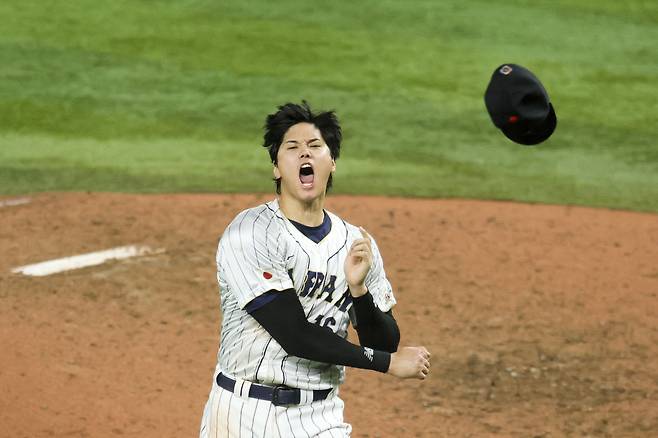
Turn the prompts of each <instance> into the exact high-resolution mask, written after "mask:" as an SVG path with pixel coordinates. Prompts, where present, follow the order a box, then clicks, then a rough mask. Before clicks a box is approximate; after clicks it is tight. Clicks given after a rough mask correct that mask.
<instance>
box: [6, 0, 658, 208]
mask: <svg viewBox="0 0 658 438" xmlns="http://www.w3.org/2000/svg"><path fill="white" fill-rule="evenodd" d="M0 16H1V17H2V28H1V29H0V121H1V122H0V194H4V195H13V194H22V193H31V192H41V191H69V190H73V191H121V192H267V193H271V192H272V190H273V185H272V182H271V173H270V167H271V165H270V163H269V162H268V157H267V154H266V151H265V150H264V149H263V148H262V147H260V144H261V139H262V125H263V122H264V119H265V116H266V115H267V114H269V113H271V112H273V111H274V110H275V109H276V107H277V106H278V105H280V104H282V103H285V102H288V101H293V102H299V101H301V100H302V99H307V100H308V101H309V102H310V103H311V104H312V106H313V107H314V108H316V109H335V110H336V111H337V113H338V115H339V118H340V120H341V122H342V125H343V127H344V133H345V141H344V146H343V155H342V156H341V158H340V160H339V162H338V171H337V175H336V178H335V186H334V192H336V193H359V194H384V195H404V196H421V197H460V198H486V199H512V200H519V201H529V202H542V203H559V204H578V205H590V206H602V207H612V208H622V209H633V210H640V211H658V147H657V146H658V145H657V140H656V139H657V137H658V123H656V121H657V119H656V114H657V113H658V87H657V84H658V45H657V44H656V41H658V26H657V24H658V2H654V1H642V0H635V1H626V2H618V1H613V0H605V1H597V2H592V1H589V0H579V1H566V0H564V1H521V0H507V1H495V2H491V1H468V2H463V1H441V2H437V1H427V0H425V1H423V0H418V1H405V2H400V1H379V0H378V1H358V2H355V1H344V0H338V1H333V2H330V3H327V2H322V3H321V2H301V1H277V2H268V1H240V2H238V1H234V2H226V1H206V0H187V1H186V0H176V1H166V0H160V1H154V0H130V1H128V0H115V1H111V2H97V1H91V0H88V1H87V0H73V1H37V0H21V1H16V0H11V1H3V2H1V3H0ZM507 62H512V63H517V64H521V65H523V66H525V67H527V68H528V69H530V70H531V71H533V72H534V73H535V74H536V75H537V76H538V77H539V78H540V80H541V81H542V83H543V84H544V86H545V87H546V89H547V90H548V92H549V95H550V97H551V99H552V102H553V104H554V106H555V109H556V112H557V116H558V127H557V130H556V132H555V133H554V135H553V136H552V137H551V138H550V139H549V140H548V141H547V142H546V143H544V144H541V145H539V146H538V147H530V148H528V147H523V146H520V145H516V144H514V143H511V142H510V141H509V140H507V139H506V138H505V137H504V136H503V135H502V134H501V133H500V132H499V131H497V130H496V129H495V127H494V126H493V124H492V123H491V121H490V120H489V117H488V114H487V112H486V109H485V107H484V102H483V93H484V90H485V88H486V85H487V83H488V81H489V78H490V76H491V74H492V73H493V71H494V69H495V68H496V67H497V66H499V65H500V64H502V63H507Z"/></svg>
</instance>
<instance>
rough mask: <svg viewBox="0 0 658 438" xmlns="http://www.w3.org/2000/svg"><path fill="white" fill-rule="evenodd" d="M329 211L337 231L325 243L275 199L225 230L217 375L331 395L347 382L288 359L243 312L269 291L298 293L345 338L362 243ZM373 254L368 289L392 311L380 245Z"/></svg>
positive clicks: (317, 318)
mask: <svg viewBox="0 0 658 438" xmlns="http://www.w3.org/2000/svg"><path fill="white" fill-rule="evenodd" d="M325 211H326V210H325ZM326 213H327V215H328V216H329V218H330V220H331V231H330V232H329V234H328V235H327V236H325V237H324V238H323V239H322V240H321V241H320V242H319V243H315V242H313V241H312V240H310V239H309V238H307V237H306V236H305V235H304V234H302V233H301V232H300V231H299V230H298V229H297V228H296V227H295V226H294V225H293V224H292V223H291V222H290V221H289V220H288V219H287V218H286V217H285V216H284V215H283V213H282V212H281V211H280V210H279V204H278V201H277V200H274V201H271V202H268V203H266V204H263V205H260V206H258V207H254V208H251V209H248V210H245V211H243V212H241V213H240V214H238V215H237V216H236V218H235V219H234V220H233V222H231V224H229V226H228V227H227V228H226V230H225V231H224V234H223V235H222V238H221V239H220V241H219V247H218V250H217V280H218V282H219V289H220V297H221V307H222V328H221V337H220V346H219V353H218V358H217V359H218V360H217V371H221V372H223V373H225V374H228V375H229V376H233V377H239V378H241V379H244V380H249V381H252V382H259V383H263V384H268V385H279V384H281V385H288V386H291V387H296V388H302V389H325V388H330V387H336V386H337V385H339V384H341V383H342V382H343V380H344V375H345V370H344V367H343V366H339V365H332V364H325V363H320V362H314V361H310V360H307V359H302V358H299V357H295V356H290V355H288V354H287V353H286V352H285V351H284V350H283V348H282V347H281V346H280V345H279V344H278V343H277V342H276V340H274V339H273V338H272V337H271V336H270V335H269V333H268V332H267V331H266V330H265V329H264V328H263V327H262V326H261V325H260V324H258V322H257V321H256V320H255V319H254V318H253V317H252V316H251V315H249V313H247V311H245V310H244V308H245V306H246V305H247V304H248V303H249V302H250V301H251V300H253V299H254V298H256V297H258V296H260V295H262V294H263V293H265V292H267V291H269V290H272V289H276V290H281V291H282V290H285V289H290V288H294V289H295V290H296V291H297V296H298V298H299V301H300V302H301V304H302V307H303V308H304V312H305V313H306V317H307V319H308V320H309V321H310V322H313V323H315V324H319V325H321V326H324V327H328V328H330V329H331V330H332V331H333V332H335V333H336V334H338V335H339V336H341V337H343V338H345V337H347V328H348V325H349V322H350V319H349V315H348V310H349V309H350V308H351V303H352V300H351V297H350V295H349V292H348V291H347V282H346V281H345V274H344V267H343V266H344V263H345V257H346V255H347V252H348V250H349V248H350V246H351V244H352V242H353V241H354V240H355V239H359V238H361V233H360V231H359V229H358V228H357V227H355V226H353V225H351V224H348V223H346V222H345V221H343V220H342V219H341V218H339V217H338V216H336V215H334V214H332V213H330V212H326ZM372 250H373V256H374V257H373V266H372V268H371V269H370V272H369V273H368V275H367V276H366V281H365V284H366V287H367V288H368V290H369V291H370V293H371V294H372V296H373V299H374V302H375V304H376V305H377V307H378V308H379V309H381V310H382V311H388V310H389V309H390V308H391V307H392V306H393V305H394V304H395V298H394V296H393V293H392V290H391V285H390V283H389V281H388V279H387V278H386V273H385V271H384V266H383V261H382V257H381V255H380V253H379V249H378V248H377V244H376V243H375V242H374V241H373V244H372ZM282 323H285V321H282Z"/></svg>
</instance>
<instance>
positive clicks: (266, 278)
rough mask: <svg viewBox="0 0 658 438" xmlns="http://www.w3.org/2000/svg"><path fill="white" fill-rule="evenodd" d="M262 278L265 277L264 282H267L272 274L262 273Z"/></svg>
mask: <svg viewBox="0 0 658 438" xmlns="http://www.w3.org/2000/svg"><path fill="white" fill-rule="evenodd" d="M263 277H265V280H269V279H270V278H272V274H270V273H269V272H267V271H266V272H263Z"/></svg>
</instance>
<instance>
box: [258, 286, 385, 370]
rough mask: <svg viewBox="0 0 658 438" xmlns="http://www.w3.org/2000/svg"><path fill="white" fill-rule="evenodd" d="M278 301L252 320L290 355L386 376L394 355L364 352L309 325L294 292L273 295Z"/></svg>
mask: <svg viewBox="0 0 658 438" xmlns="http://www.w3.org/2000/svg"><path fill="white" fill-rule="evenodd" d="M269 293H274V294H276V298H275V299H273V300H272V301H270V302H268V303H267V304H264V305H263V306H261V307H259V308H257V309H255V310H252V311H251V312H249V313H250V315H251V316H253V317H254V319H256V321H258V323H259V324H260V325H262V326H263V328H265V330H267V331H268V333H269V334H270V335H271V336H272V337H273V338H274V339H276V341H277V342H278V343H279V344H280V345H281V347H283V349H284V350H285V351H286V353H288V354H290V355H293V356H297V357H302V358H304V359H309V360H314V361H317V362H324V363H331V364H336V365H345V366H349V367H354V368H364V369H370V370H375V371H379V372H382V373H385V372H386V371H388V366H389V365H390V361H391V355H390V354H389V353H387V352H384V351H378V350H373V351H372V354H370V351H368V350H366V349H364V348H363V347H361V346H358V345H354V344H352V343H350V342H349V341H347V340H346V339H343V338H341V337H340V336H338V335H337V334H335V333H334V332H332V331H331V330H330V329H328V328H324V327H320V326H318V325H315V324H313V323H311V322H309V321H308V320H307V319H306V315H305V314H304V309H303V307H302V305H301V303H300V302H299V299H298V298H297V293H296V292H295V291H294V290H293V289H287V290H285V291H282V292H277V291H270V292H269Z"/></svg>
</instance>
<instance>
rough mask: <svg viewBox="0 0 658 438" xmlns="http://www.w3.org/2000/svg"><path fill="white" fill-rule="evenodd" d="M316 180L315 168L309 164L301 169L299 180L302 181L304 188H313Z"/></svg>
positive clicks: (303, 165)
mask: <svg viewBox="0 0 658 438" xmlns="http://www.w3.org/2000/svg"><path fill="white" fill-rule="evenodd" d="M314 179H315V176H314V175H313V167H312V166H311V165H310V164H308V163H306V164H302V167H300V169H299V180H300V181H301V183H302V186H305V187H310V186H312V185H313V180H314Z"/></svg>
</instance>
